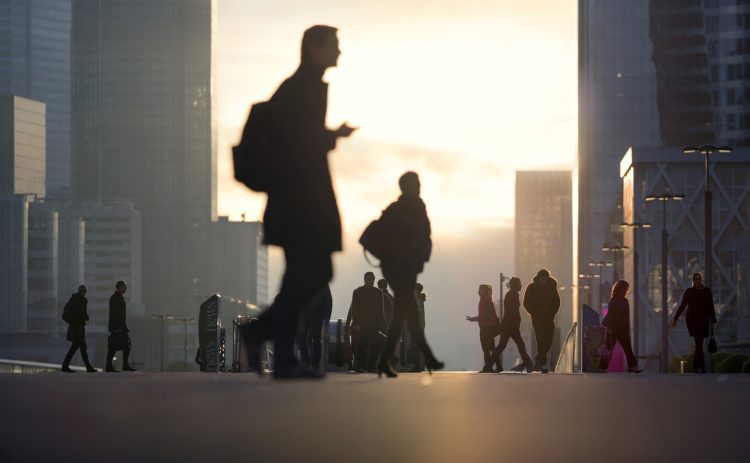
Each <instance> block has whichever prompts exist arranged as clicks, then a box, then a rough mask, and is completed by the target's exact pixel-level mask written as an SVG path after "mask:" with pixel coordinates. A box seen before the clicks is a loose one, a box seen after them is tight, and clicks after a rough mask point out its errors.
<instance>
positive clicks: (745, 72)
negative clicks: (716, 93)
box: [711, 62, 750, 82]
mask: <svg viewBox="0 0 750 463" xmlns="http://www.w3.org/2000/svg"><path fill="white" fill-rule="evenodd" d="M722 71H725V72H723V73H722ZM742 79H750V62H747V63H732V64H727V66H726V68H725V69H721V68H720V67H719V66H718V65H715V66H711V80H712V81H713V82H721V81H722V80H730V81H732V80H742Z"/></svg>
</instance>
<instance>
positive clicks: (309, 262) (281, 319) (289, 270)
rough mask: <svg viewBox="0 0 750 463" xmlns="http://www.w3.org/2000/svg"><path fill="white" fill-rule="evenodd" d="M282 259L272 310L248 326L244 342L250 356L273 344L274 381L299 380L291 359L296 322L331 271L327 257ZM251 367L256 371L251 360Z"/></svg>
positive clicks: (293, 255) (301, 254) (290, 256)
mask: <svg viewBox="0 0 750 463" xmlns="http://www.w3.org/2000/svg"><path fill="white" fill-rule="evenodd" d="M284 256H285V259H286V270H285V272H284V278H283V280H282V283H281V290H280V291H279V294H278V296H277V297H276V299H275V300H274V303H273V304H272V305H271V307H270V308H269V309H268V310H266V311H265V312H264V313H262V314H261V315H260V316H259V317H258V319H257V320H255V321H253V322H252V323H250V324H249V325H247V328H246V330H247V331H246V334H247V336H243V338H245V339H246V340H247V341H246V342H247V344H248V352H250V354H251V355H252V352H253V350H255V351H257V350H258V348H259V345H260V343H261V342H262V341H265V340H269V339H270V340H273V344H274V376H275V377H277V378H290V377H302V376H304V375H302V374H301V373H302V372H301V371H300V370H299V365H297V361H296V360H295V358H294V340H295V334H296V330H297V321H298V319H299V315H300V313H301V312H302V309H303V308H304V307H305V306H306V305H307V304H308V303H309V302H310V301H311V300H312V299H313V298H314V297H316V296H317V294H318V292H319V291H320V290H321V288H323V286H325V285H326V284H328V282H329V281H330V280H331V277H332V276H333V268H332V265H331V256H330V254H308V253H305V252H299V251H292V250H285V253H284ZM250 366H251V368H257V367H258V365H257V362H256V361H254V360H253V359H252V358H251V359H250Z"/></svg>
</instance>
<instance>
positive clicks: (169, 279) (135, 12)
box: [73, 0, 217, 315]
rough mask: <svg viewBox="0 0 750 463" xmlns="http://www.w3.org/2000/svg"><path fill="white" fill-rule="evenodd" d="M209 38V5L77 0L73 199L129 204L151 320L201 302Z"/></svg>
mask: <svg viewBox="0 0 750 463" xmlns="http://www.w3.org/2000/svg"><path fill="white" fill-rule="evenodd" d="M215 33H216V0H184V1H174V0H133V1H128V2H102V1H98V0H79V1H76V2H75V3H74V9H73V44H74V46H73V50H74V58H73V63H74V64H73V75H74V77H73V88H74V90H73V96H74V105H73V112H74V123H73V126H74V127H73V134H74V135H73V141H74V146H75V153H76V156H75V168H74V184H75V192H76V196H77V197H78V198H81V199H83V198H96V197H105V198H106V197H114V198H125V199H128V200H132V201H133V204H134V207H135V209H136V210H138V211H139V212H140V213H141V215H142V224H143V228H142V232H143V241H142V243H143V279H142V282H143V302H144V303H145V304H146V307H147V308H153V310H155V311H158V312H159V313H170V314H173V315H182V314H187V313H188V312H190V314H193V312H194V310H197V309H196V308H197V307H198V304H199V302H200V301H202V300H204V299H205V298H206V297H207V296H208V294H207V291H208V290H209V282H208V281H207V280H208V277H207V275H206V273H205V271H204V270H205V265H204V264H205V262H208V261H209V258H210V255H209V253H210V245H209V243H210V236H211V235H210V233H211V221H212V220H215V218H216V162H217V161H216V159H217V158H216V155H217V151H216V149H217V145H216V141H217V140H216V92H215V87H216V82H215V72H214V71H215V69H214V66H215V43H216V42H215ZM87 233H88V229H87Z"/></svg>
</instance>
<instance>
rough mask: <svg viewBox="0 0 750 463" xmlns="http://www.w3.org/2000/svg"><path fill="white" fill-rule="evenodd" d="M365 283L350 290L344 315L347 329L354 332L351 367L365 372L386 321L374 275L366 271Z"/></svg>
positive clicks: (375, 355) (374, 357) (368, 368)
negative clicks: (347, 306) (352, 362)
mask: <svg viewBox="0 0 750 463" xmlns="http://www.w3.org/2000/svg"><path fill="white" fill-rule="evenodd" d="M364 280H365V284H364V285H362V286H360V287H359V288H357V289H355V290H354V292H353V293H352V302H351V305H350V306H349V313H348V314H347V316H346V332H347V333H348V332H350V330H353V331H354V332H356V339H357V341H356V345H355V346H354V349H355V352H354V370H355V371H356V372H358V373H364V372H365V371H366V370H373V369H374V367H375V361H376V360H377V356H378V353H379V352H378V351H379V348H378V343H377V341H378V339H377V337H378V331H379V330H381V329H382V327H383V325H384V324H385V320H384V314H383V308H384V307H383V300H384V297H383V292H382V291H381V290H379V289H378V288H376V287H375V274H374V273H372V272H367V273H365V277H364Z"/></svg>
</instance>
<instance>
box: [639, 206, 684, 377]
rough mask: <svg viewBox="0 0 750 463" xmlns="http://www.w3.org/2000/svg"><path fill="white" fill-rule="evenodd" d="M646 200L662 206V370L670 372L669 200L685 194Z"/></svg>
mask: <svg viewBox="0 0 750 463" xmlns="http://www.w3.org/2000/svg"><path fill="white" fill-rule="evenodd" d="M643 199H644V200H645V201H646V202H651V201H660V202H661V205H662V208H661V225H662V228H661V372H662V373H668V372H669V317H668V315H667V312H668V311H669V309H668V308H667V292H668V290H669V288H668V284H667V283H668V282H667V264H668V263H667V252H668V251H667V247H668V246H669V233H668V232H667V201H681V200H683V199H685V195H684V194H672V193H662V194H659V195H654V194H652V195H647V196H645V197H644V198H643Z"/></svg>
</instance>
